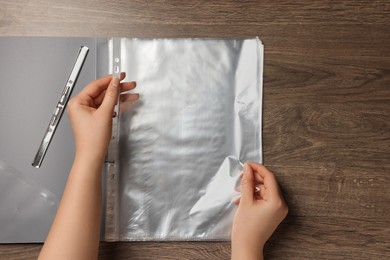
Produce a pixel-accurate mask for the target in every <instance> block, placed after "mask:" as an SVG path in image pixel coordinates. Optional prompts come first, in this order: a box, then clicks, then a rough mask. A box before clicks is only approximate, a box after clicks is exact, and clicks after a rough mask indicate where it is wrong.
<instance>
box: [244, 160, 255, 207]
mask: <svg viewBox="0 0 390 260" xmlns="http://www.w3.org/2000/svg"><path fill="white" fill-rule="evenodd" d="M254 189H255V187H254V177H253V171H252V168H251V167H250V166H249V165H248V164H245V166H244V173H243V175H242V179H241V191H242V195H241V202H242V203H248V202H252V201H253V191H254Z"/></svg>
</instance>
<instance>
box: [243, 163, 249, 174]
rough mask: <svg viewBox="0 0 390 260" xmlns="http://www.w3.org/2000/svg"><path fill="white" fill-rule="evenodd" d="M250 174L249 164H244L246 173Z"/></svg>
mask: <svg viewBox="0 0 390 260" xmlns="http://www.w3.org/2000/svg"><path fill="white" fill-rule="evenodd" d="M247 172H248V164H244V173H247Z"/></svg>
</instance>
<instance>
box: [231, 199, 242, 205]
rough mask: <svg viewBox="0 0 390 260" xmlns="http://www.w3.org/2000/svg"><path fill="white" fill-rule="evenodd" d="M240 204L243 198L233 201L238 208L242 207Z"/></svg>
mask: <svg viewBox="0 0 390 260" xmlns="http://www.w3.org/2000/svg"><path fill="white" fill-rule="evenodd" d="M240 202H241V197H239V198H237V199H235V200H233V203H234V204H236V205H237V206H238V205H240Z"/></svg>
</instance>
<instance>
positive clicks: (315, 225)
mask: <svg viewBox="0 0 390 260" xmlns="http://www.w3.org/2000/svg"><path fill="white" fill-rule="evenodd" d="M0 35H3V36H5V35H39V36H103V37H105V36H123V37H229V38H231V37H242V36H259V37H260V39H261V40H262V41H263V43H264V45H265V67H264V110H263V115H264V119H263V120H264V128H263V138H264V146H263V150H264V162H265V165H267V166H268V167H269V168H270V169H271V170H272V171H273V172H274V173H275V174H276V176H277V178H278V180H279V182H280V185H281V188H282V190H283V194H284V196H285V199H286V201H287V204H288V205H289V209H290V212H289V215H288V217H287V219H286V220H285V221H284V222H283V223H282V224H281V226H280V227H279V228H278V230H277V231H276V232H275V234H274V235H273V236H272V238H271V239H270V241H269V242H268V243H267V245H266V248H265V256H266V258H267V259H390V192H389V187H390V1H374V0H372V1H368V0H367V1H362V0H356V1H320V0H318V1H283V0H281V1H250V0H247V1H233V0H231V1H222V0H221V1H201V0H196V1H169V0H166V1H99V0H40V1H28V0H23V1H22V0H14V1H5V0H0ZM0 58H1V57H0ZM0 232H1V231H0ZM40 248H41V244H18V245H0V259H8V260H12V259H35V258H36V257H37V255H38V253H39V250H40ZM229 257H230V244H229V243H227V242H166V243H152V242H144V243H102V244H101V247H100V254H99V259H229Z"/></svg>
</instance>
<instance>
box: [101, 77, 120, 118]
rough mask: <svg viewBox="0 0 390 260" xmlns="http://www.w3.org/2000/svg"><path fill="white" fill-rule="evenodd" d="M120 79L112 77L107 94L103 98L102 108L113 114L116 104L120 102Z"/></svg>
mask: <svg viewBox="0 0 390 260" xmlns="http://www.w3.org/2000/svg"><path fill="white" fill-rule="evenodd" d="M119 88H120V84H119V79H118V78H116V77H112V80H111V82H110V84H109V86H108V88H107V90H106V95H105V96H104V98H103V102H102V104H101V105H100V109H101V110H103V111H105V112H106V113H108V114H109V115H110V116H112V112H113V111H114V107H115V104H116V103H117V102H118V96H119Z"/></svg>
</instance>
